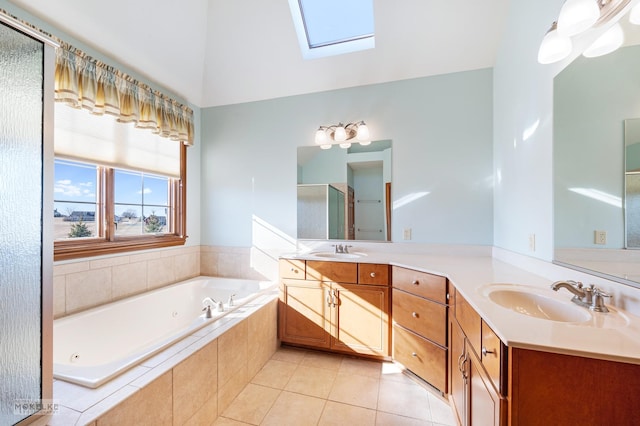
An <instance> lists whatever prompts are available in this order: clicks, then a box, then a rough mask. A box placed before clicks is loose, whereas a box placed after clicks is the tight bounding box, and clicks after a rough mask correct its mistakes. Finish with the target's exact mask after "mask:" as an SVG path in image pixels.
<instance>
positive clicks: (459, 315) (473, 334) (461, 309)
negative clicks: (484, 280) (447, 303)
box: [455, 289, 482, 354]
mask: <svg viewBox="0 0 640 426" xmlns="http://www.w3.org/2000/svg"><path fill="white" fill-rule="evenodd" d="M455 317H456V319H457V320H458V323H459V324H460V327H461V328H462V331H463V332H464V334H465V335H466V336H467V339H468V340H469V342H470V343H471V346H472V347H473V350H474V351H475V352H476V354H479V353H480V350H481V346H482V341H481V331H482V325H481V318H480V315H478V313H477V312H476V310H475V309H473V307H472V306H471V305H470V304H469V302H467V301H466V300H465V298H464V297H462V295H461V294H460V292H459V291H458V290H457V289H456V292H455Z"/></svg>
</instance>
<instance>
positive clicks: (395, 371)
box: [380, 362, 415, 383]
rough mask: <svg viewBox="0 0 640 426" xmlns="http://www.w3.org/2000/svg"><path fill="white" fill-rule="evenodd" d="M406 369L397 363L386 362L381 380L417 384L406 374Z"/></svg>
mask: <svg viewBox="0 0 640 426" xmlns="http://www.w3.org/2000/svg"><path fill="white" fill-rule="evenodd" d="M404 371H405V370H404V367H403V366H401V365H400V364H396V363H395V362H385V363H384V364H383V365H382V374H381V375H380V378H381V379H385V380H394V381H396V382H402V383H415V381H414V379H412V378H411V377H409V376H408V375H407V374H405V373H404Z"/></svg>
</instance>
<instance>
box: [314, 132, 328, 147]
mask: <svg viewBox="0 0 640 426" xmlns="http://www.w3.org/2000/svg"><path fill="white" fill-rule="evenodd" d="M326 142H327V132H325V131H324V130H322V129H318V130H317V131H316V144H317V145H323V144H324V143H326Z"/></svg>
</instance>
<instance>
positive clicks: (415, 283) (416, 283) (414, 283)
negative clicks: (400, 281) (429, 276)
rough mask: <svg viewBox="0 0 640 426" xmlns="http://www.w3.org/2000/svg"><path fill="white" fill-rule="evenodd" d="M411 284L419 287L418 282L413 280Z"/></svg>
mask: <svg viewBox="0 0 640 426" xmlns="http://www.w3.org/2000/svg"><path fill="white" fill-rule="evenodd" d="M411 284H413V285H420V281H418V280H413V282H412V283H411Z"/></svg>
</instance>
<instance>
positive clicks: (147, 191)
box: [138, 188, 152, 194]
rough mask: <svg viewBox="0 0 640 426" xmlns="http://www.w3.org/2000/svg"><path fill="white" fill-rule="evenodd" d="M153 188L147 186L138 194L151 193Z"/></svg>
mask: <svg viewBox="0 0 640 426" xmlns="http://www.w3.org/2000/svg"><path fill="white" fill-rule="evenodd" d="M151 192H152V191H151V188H145V189H144V191H138V194H151Z"/></svg>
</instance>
